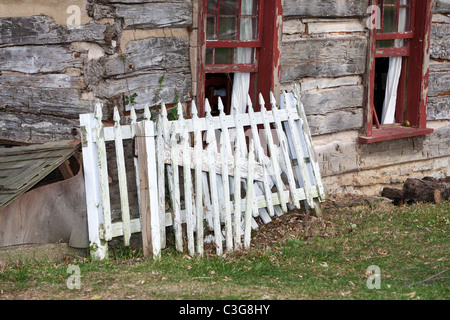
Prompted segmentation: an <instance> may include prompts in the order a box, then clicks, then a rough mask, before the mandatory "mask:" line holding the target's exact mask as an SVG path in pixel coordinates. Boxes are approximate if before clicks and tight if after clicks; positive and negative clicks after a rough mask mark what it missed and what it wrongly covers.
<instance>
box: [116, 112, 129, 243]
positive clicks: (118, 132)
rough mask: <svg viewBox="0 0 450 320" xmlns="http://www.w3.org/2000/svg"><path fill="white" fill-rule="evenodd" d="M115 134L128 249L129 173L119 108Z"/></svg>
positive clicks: (125, 241) (124, 239)
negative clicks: (127, 171)
mask: <svg viewBox="0 0 450 320" xmlns="http://www.w3.org/2000/svg"><path fill="white" fill-rule="evenodd" d="M114 132H115V136H116V139H115V149H116V162H117V174H118V181H119V193H120V208H121V212H122V227H123V244H124V246H126V247H128V246H129V245H130V238H131V231H130V205H129V202H128V187H127V173H126V168H125V155H124V153H123V141H122V131H121V129H120V115H119V111H118V110H117V107H114Z"/></svg>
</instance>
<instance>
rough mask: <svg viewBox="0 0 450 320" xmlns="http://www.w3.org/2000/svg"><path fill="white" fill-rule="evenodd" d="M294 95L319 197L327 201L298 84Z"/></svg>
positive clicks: (295, 86)
mask: <svg viewBox="0 0 450 320" xmlns="http://www.w3.org/2000/svg"><path fill="white" fill-rule="evenodd" d="M293 93H294V96H295V98H296V99H297V113H298V114H299V116H300V118H301V119H302V130H303V132H304V133H305V135H304V136H305V142H306V144H307V149H308V151H309V155H310V159H311V165H312V168H313V169H312V171H313V175H314V178H315V179H314V180H315V183H316V187H317V190H318V192H319V199H320V200H321V201H325V188H324V186H323V182H322V176H321V174H320V169H319V163H318V161H317V158H316V154H315V151H314V148H313V143H312V138H311V130H310V128H309V124H308V120H307V118H306V112H305V107H304V106H303V103H302V101H301V95H300V90H299V88H298V86H297V85H296V84H294V90H293Z"/></svg>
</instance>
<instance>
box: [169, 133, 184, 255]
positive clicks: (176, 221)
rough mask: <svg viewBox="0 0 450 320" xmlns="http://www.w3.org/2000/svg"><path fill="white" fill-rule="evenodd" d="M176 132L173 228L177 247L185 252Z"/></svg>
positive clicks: (173, 142)
mask: <svg viewBox="0 0 450 320" xmlns="http://www.w3.org/2000/svg"><path fill="white" fill-rule="evenodd" d="M176 135H177V134H176V132H175V131H173V132H172V134H171V137H170V147H171V158H172V179H173V180H172V188H173V189H170V190H169V191H170V195H171V199H172V207H173V228H174V230H175V247H176V249H177V250H178V251H180V252H183V235H182V228H181V204H180V189H179V171H178V164H176V163H177V158H178V156H179V155H178V144H177V139H176Z"/></svg>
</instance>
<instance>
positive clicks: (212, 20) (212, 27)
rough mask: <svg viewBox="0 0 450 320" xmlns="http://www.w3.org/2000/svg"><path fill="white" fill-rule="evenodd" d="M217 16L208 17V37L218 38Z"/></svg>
mask: <svg viewBox="0 0 450 320" xmlns="http://www.w3.org/2000/svg"><path fill="white" fill-rule="evenodd" d="M216 21H217V19H216V17H208V18H206V39H217V29H216V26H217V24H216Z"/></svg>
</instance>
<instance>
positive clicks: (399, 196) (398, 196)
mask: <svg viewBox="0 0 450 320" xmlns="http://www.w3.org/2000/svg"><path fill="white" fill-rule="evenodd" d="M381 196H382V197H385V198H388V199H391V200H394V201H401V200H403V196H404V192H403V190H401V189H395V188H383V191H382V192H381Z"/></svg>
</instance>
